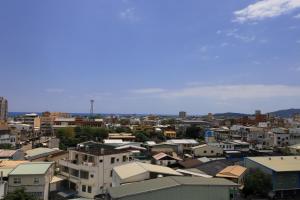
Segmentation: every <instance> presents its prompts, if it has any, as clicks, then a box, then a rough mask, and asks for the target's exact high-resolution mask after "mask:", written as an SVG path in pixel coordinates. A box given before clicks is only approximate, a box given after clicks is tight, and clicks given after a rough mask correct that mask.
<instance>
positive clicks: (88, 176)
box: [59, 142, 132, 199]
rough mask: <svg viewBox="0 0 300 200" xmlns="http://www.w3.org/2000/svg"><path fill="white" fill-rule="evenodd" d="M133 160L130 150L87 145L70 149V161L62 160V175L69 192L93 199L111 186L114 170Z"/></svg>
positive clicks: (93, 143) (88, 143)
mask: <svg viewBox="0 0 300 200" xmlns="http://www.w3.org/2000/svg"><path fill="white" fill-rule="evenodd" d="M131 159H132V158H131V157H130V153H129V152H127V151H124V150H116V149H115V148H114V147H113V146H108V145H105V144H100V143H95V142H85V143H81V144H78V145H77V148H76V149H74V150H69V156H68V158H66V159H63V160H60V161H59V168H60V174H61V175H63V176H64V177H65V178H66V179H67V184H66V187H67V188H66V190H74V191H76V192H77V195H78V196H80V197H84V198H90V199H93V198H94V197H95V196H96V195H99V194H104V193H106V191H107V189H108V188H110V187H111V185H112V169H113V167H116V166H119V165H122V164H125V163H128V162H129V161H131Z"/></svg>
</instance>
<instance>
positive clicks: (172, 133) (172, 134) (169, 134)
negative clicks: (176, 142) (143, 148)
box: [164, 130, 176, 138]
mask: <svg viewBox="0 0 300 200" xmlns="http://www.w3.org/2000/svg"><path fill="white" fill-rule="evenodd" d="M164 136H165V137H167V138H176V131H173V130H165V131H164Z"/></svg>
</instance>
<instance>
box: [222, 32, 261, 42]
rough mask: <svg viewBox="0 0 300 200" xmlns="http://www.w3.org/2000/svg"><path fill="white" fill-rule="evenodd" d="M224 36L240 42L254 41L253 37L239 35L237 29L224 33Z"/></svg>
mask: <svg viewBox="0 0 300 200" xmlns="http://www.w3.org/2000/svg"><path fill="white" fill-rule="evenodd" d="M225 35H226V36H227V37H233V38H235V39H237V40H241V41H243V42H252V41H254V40H255V39H256V38H255V36H249V35H243V34H240V33H239V30H238V29H232V30H228V31H225Z"/></svg>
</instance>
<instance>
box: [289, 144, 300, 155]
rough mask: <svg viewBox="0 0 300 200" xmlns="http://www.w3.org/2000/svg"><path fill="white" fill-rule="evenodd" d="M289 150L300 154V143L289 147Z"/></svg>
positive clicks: (294, 153)
mask: <svg viewBox="0 0 300 200" xmlns="http://www.w3.org/2000/svg"><path fill="white" fill-rule="evenodd" d="M288 148H289V152H290V153H291V154H293V155H300V143H299V144H294V145H291V146H289V147H288Z"/></svg>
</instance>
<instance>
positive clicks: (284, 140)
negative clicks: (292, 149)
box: [272, 128, 290, 147]
mask: <svg viewBox="0 0 300 200" xmlns="http://www.w3.org/2000/svg"><path fill="white" fill-rule="evenodd" d="M272 133H273V144H272V146H274V147H285V146H288V145H289V141H290V134H289V131H288V129H284V128H276V129H272Z"/></svg>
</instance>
